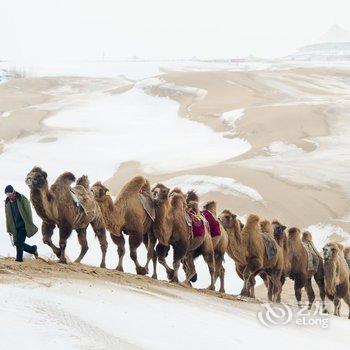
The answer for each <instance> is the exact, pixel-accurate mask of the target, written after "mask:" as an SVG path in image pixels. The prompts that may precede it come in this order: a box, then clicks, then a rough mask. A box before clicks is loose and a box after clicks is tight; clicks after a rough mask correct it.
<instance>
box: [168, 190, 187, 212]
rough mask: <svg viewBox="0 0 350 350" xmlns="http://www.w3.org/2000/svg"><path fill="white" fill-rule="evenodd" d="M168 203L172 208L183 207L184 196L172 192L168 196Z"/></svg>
mask: <svg viewBox="0 0 350 350" xmlns="http://www.w3.org/2000/svg"><path fill="white" fill-rule="evenodd" d="M170 205H171V206H172V207H173V208H174V209H182V210H184V209H185V203H184V197H183V196H182V195H181V194H179V193H174V194H173V195H172V196H171V198H170Z"/></svg>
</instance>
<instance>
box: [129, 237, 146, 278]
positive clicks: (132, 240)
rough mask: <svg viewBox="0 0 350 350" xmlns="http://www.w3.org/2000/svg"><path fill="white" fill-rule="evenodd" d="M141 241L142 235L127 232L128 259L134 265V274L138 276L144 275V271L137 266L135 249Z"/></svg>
mask: <svg viewBox="0 0 350 350" xmlns="http://www.w3.org/2000/svg"><path fill="white" fill-rule="evenodd" d="M142 241H143V234H142V233H140V232H136V231H132V232H129V247H130V258H131V260H132V261H133V262H134V264H135V269H136V273H137V274H138V275H146V273H147V271H146V269H145V268H144V267H143V266H141V265H140V264H139V261H138V259H137V248H138V247H139V246H140V245H141V243H142Z"/></svg>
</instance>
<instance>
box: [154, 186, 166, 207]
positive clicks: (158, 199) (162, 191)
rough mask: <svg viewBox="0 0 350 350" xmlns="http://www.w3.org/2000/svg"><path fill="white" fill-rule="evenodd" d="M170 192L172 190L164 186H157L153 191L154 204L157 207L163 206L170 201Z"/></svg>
mask: <svg viewBox="0 0 350 350" xmlns="http://www.w3.org/2000/svg"><path fill="white" fill-rule="evenodd" d="M169 191H170V188H168V187H166V186H164V185H162V184H157V185H155V186H154V187H153V188H152V191H151V194H152V199H153V202H154V204H155V205H161V204H163V203H164V202H165V201H166V200H167V199H168V195H169Z"/></svg>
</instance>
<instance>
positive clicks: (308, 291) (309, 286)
mask: <svg viewBox="0 0 350 350" xmlns="http://www.w3.org/2000/svg"><path fill="white" fill-rule="evenodd" d="M305 289H306V294H307V298H308V300H309V306H308V309H309V310H311V308H312V304H313V303H314V301H315V293H314V290H313V288H312V284H311V277H310V278H308V279H307V281H306V284H305Z"/></svg>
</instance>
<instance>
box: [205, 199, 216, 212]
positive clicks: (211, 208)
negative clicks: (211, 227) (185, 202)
mask: <svg viewBox="0 0 350 350" xmlns="http://www.w3.org/2000/svg"><path fill="white" fill-rule="evenodd" d="M203 209H204V210H209V211H211V212H212V213H214V214H216V202H215V201H209V202H207V203H205V204H204V206H203Z"/></svg>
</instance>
